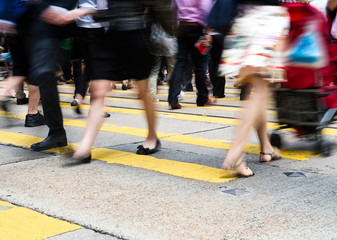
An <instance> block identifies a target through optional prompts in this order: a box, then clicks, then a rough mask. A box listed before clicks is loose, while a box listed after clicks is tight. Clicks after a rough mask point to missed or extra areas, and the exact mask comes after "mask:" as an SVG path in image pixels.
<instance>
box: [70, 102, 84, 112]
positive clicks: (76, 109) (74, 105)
mask: <svg viewBox="0 0 337 240" xmlns="http://www.w3.org/2000/svg"><path fill="white" fill-rule="evenodd" d="M70 106H72V107H76V108H75V112H76V113H77V114H82V112H81V109H80V105H79V104H78V102H77V100H76V99H74V100H73V101H72V102H71V103H70Z"/></svg>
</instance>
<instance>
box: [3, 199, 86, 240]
mask: <svg viewBox="0 0 337 240" xmlns="http://www.w3.org/2000/svg"><path fill="white" fill-rule="evenodd" d="M80 228H82V227H81V226H78V225H75V224H72V223H69V222H66V221H62V220H59V219H56V218H52V217H49V216H46V215H44V214H41V213H38V212H36V211H33V210H30V209H27V208H23V207H18V206H15V205H13V204H11V203H8V202H5V201H0V240H42V239H46V238H49V237H53V236H56V235H59V234H62V233H66V232H71V231H74V230H77V229H80Z"/></svg>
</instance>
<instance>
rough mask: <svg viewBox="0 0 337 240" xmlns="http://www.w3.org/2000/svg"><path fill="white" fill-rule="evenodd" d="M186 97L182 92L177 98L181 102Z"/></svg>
mask: <svg viewBox="0 0 337 240" xmlns="http://www.w3.org/2000/svg"><path fill="white" fill-rule="evenodd" d="M184 97H185V93H184V92H183V91H180V93H179V95H178V96H177V98H178V101H181V100H183V99H184Z"/></svg>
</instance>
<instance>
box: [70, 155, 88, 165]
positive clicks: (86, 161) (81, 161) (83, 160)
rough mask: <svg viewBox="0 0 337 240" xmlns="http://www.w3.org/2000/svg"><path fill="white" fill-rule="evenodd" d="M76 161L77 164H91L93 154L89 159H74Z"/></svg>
mask: <svg viewBox="0 0 337 240" xmlns="http://www.w3.org/2000/svg"><path fill="white" fill-rule="evenodd" d="M72 159H73V160H74V161H76V162H77V163H90V162H91V154H90V155H89V156H88V157H84V158H82V157H81V158H72Z"/></svg>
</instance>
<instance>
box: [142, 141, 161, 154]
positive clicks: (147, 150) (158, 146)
mask: <svg viewBox="0 0 337 240" xmlns="http://www.w3.org/2000/svg"><path fill="white" fill-rule="evenodd" d="M137 149H138V150H137V152H136V153H137V154H140V155H149V154H152V153H155V152H158V151H159V150H160V149H161V143H160V141H159V139H157V141H156V145H155V147H154V148H149V147H147V146H146V143H145V144H144V145H139V146H138V147H137Z"/></svg>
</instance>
